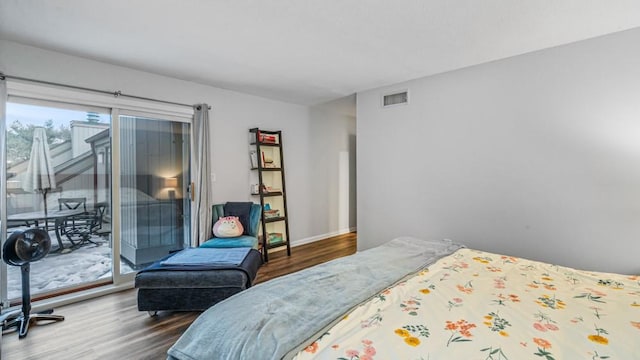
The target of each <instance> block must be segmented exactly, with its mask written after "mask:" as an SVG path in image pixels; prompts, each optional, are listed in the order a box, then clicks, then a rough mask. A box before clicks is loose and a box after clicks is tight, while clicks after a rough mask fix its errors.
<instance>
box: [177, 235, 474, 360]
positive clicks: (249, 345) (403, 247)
mask: <svg viewBox="0 0 640 360" xmlns="http://www.w3.org/2000/svg"><path fill="white" fill-rule="evenodd" d="M460 247H461V246H460V245H457V244H452V243H451V242H450V241H428V240H420V239H415V238H408V237H403V238H397V239H394V240H391V241H390V242H388V243H386V244H384V245H381V246H378V247H375V248H372V249H369V250H365V251H362V252H359V253H357V254H354V255H351V256H348V257H344V258H340V259H336V260H333V261H330V262H327V263H324V264H320V265H317V266H314V267H312V268H308V269H305V270H302V271H298V272H296V273H292V274H289V275H286V276H282V277H279V278H276V279H273V280H270V281H267V282H265V283H262V284H258V285H256V286H254V287H251V288H249V289H247V290H245V291H243V292H241V293H238V294H236V295H234V296H232V297H230V298H228V299H226V300H224V301H222V302H219V303H218V304H216V305H215V306H213V307H211V308H210V309H208V310H207V311H205V312H204V313H202V315H200V317H198V318H197V319H196V321H194V322H193V324H192V325H191V326H190V327H189V328H188V329H187V331H186V332H185V333H184V334H183V335H182V336H181V337H180V339H178V341H177V342H176V343H175V344H174V345H173V346H172V347H171V348H170V349H169V351H168V354H169V357H168V359H178V360H212V359H228V360H238V359H252V360H257V359H281V358H283V357H284V356H285V355H287V354H289V353H290V352H292V350H296V349H300V348H302V347H303V346H305V345H306V344H307V343H309V342H310V340H313V339H315V338H316V337H318V336H319V335H320V334H321V333H320V332H321V331H323V330H324V329H326V328H327V327H328V326H330V325H331V324H332V323H333V322H334V321H335V320H336V319H338V318H340V317H341V316H343V315H344V314H345V313H347V312H348V311H349V310H351V309H352V308H353V307H355V306H357V305H358V304H360V303H362V302H363V301H365V300H367V299H369V298H370V297H372V296H374V295H375V294H377V293H378V292H380V291H382V290H384V289H385V288H387V287H388V286H390V285H392V284H394V283H396V282H397V281H399V280H401V279H403V278H404V277H406V276H407V275H409V274H412V273H414V272H416V271H418V270H420V269H421V268H423V267H425V266H428V265H430V264H432V263H433V262H435V261H436V260H438V259H439V258H441V257H443V256H446V255H449V254H451V253H453V252H454V251H456V250H457V249H459V248H460Z"/></svg>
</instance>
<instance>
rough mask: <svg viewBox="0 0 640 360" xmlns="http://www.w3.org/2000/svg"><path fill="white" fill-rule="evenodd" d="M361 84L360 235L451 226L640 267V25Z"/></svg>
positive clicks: (363, 244) (576, 258) (599, 264)
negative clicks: (397, 96) (389, 95)
mask: <svg viewBox="0 0 640 360" xmlns="http://www.w3.org/2000/svg"><path fill="white" fill-rule="evenodd" d="M405 88H406V89H409V91H410V94H409V96H410V103H409V104H408V105H406V106H396V107H391V108H386V109H382V108H381V106H380V96H381V94H382V93H385V92H387V91H389V90H393V89H405ZM357 97H358V99H357V102H358V103H357V116H358V124H357V131H358V147H357V152H358V165H357V171H358V184H357V185H358V247H359V249H366V248H369V247H372V246H374V245H377V244H380V243H383V242H385V241H387V240H389V239H391V238H394V237H396V236H399V235H413V236H418V237H423V238H450V239H453V240H455V241H458V242H461V243H464V244H466V245H468V246H469V247H472V248H477V249H482V250H486V251H492V252H499V253H505V254H511V255H515V256H523V257H529V258H533V259H537V260H543V261H548V262H553V263H558V264H564V265H568V266H572V267H579V268H587V269H595V270H601V271H615V272H622V273H640V263H639V262H638V253H640V29H633V30H630V31H626V32H621V33H617V34H612V35H608V36H604V37H600V38H596V39H591V40H587V41H582V42H578V43H574V44H570V45H566V46H561V47H557V48H552V49H547V50H543V51H539V52H535V53H530V54H525V55H522V56H517V57H513V58H509V59H506V60H501V61H496V62H492V63H488V64H483V65H479V66H474V67H471V68H466V69H462V70H459V71H454V72H450V73H445V74H441V75H438V76H432V77H427V78H423V79H418V80H415V81H409V82H406V83H402V84H397V85H395V86H390V87H386V88H383V89H376V90H371V91H366V92H362V93H359V94H358V96H357Z"/></svg>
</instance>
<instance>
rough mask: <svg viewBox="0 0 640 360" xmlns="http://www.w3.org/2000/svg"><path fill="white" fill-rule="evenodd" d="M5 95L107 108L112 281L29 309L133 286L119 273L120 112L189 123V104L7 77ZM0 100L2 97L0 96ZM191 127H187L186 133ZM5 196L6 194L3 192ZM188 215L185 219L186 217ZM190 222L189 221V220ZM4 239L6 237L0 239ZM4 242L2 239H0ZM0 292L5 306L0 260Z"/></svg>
mask: <svg viewBox="0 0 640 360" xmlns="http://www.w3.org/2000/svg"><path fill="white" fill-rule="evenodd" d="M6 84H7V95H8V96H17V97H25V98H31V99H35V100H44V101H54V102H62V103H68V104H71V105H73V104H76V105H86V106H97V107H103V108H109V109H111V133H110V135H111V192H112V195H111V208H112V214H111V216H112V218H111V225H112V232H111V236H112V268H111V273H112V284H109V285H104V286H100V287H96V288H90V289H87V290H80V291H78V292H74V293H70V294H65V295H61V296H57V297H53V298H49V299H45V300H41V301H38V302H36V303H34V304H33V305H32V306H33V310H34V311H39V310H42V309H46V308H50V307H54V306H61V305H65V304H69V303H73V302H77V301H81V300H85V299H89V298H93V297H97V296H102V295H105V294H108V293H112V292H116V291H121V290H124V289H127V288H132V287H133V280H134V278H135V274H136V272H135V271H134V272H131V273H127V274H121V273H120V266H121V259H120V250H121V246H120V195H119V191H120V190H119V189H120V122H119V116H120V115H123V114H124V115H129V114H134V115H135V116H144V117H151V118H157V119H161V120H171V121H180V122H184V123H189V124H191V123H192V121H193V113H194V110H193V108H191V107H186V106H179V105H172V104H165V103H161V102H154V101H148V100H140V99H134V98H126V97H117V96H109V95H107V94H102V93H94V92H89V91H79V90H75V89H71V88H67V87H64V86H53V85H50V86H49V85H47V86H44V85H36V84H34V83H30V82H25V81H14V80H7V83H6ZM1 101H6V99H2V100H1ZM0 130H3V134H2V139H3V141H2V144H0V145H3V146H6V131H7V127H6V124H4V123H3V124H2V126H0ZM191 131H193V128H192V127H191V128H190V135H192V134H191ZM1 151H2V152H3V156H2V158H3V159H5V161H4V163H3V164H2V166H3V167H4V169H3V171H2V174H3V175H4V176H2V177H1V178H0V181H2V182H3V184H2V185H1V186H2V187H3V188H4V189H3V191H2V193H5V192H6V180H7V178H6V149H5V148H3V149H2V150H1ZM5 196H6V195H5ZM0 205H1V206H2V208H0V212H2V217H3V218H5V216H6V215H5V214H6V205H7V204H6V197H5V198H4V199H2V201H0ZM190 220H191V218H189V220H188V221H190ZM189 226H191V224H189ZM1 228H2V230H6V224H5V223H4V222H3V224H2V227H1ZM6 234H7V233H6V231H3V233H2V236H3V237H6ZM3 240H6V239H3ZM2 243H4V242H2ZM0 294H1V295H2V299H0V300H1V301H2V303H1V304H0V305H1V308H2V309H3V310H4V309H6V308H7V307H8V305H9V304H8V303H7V302H6V300H7V299H6V297H7V264H6V263H4V261H1V260H0Z"/></svg>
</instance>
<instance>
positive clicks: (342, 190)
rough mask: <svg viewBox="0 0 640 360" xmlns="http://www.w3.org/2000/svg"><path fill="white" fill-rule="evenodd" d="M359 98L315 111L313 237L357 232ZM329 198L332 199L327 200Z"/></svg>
mask: <svg viewBox="0 0 640 360" xmlns="http://www.w3.org/2000/svg"><path fill="white" fill-rule="evenodd" d="M355 112H356V96H355V95H353V96H348V97H345V98H341V99H338V100H334V101H331V102H327V103H324V104H320V105H316V106H313V107H311V110H310V114H311V127H310V129H309V130H310V133H309V141H310V142H309V147H310V149H311V153H310V155H311V156H310V158H309V163H310V166H311V177H312V178H313V179H314V188H313V189H311V194H310V195H311V198H310V200H311V201H310V202H309V204H308V206H309V207H310V208H311V209H312V212H313V214H314V218H313V219H310V220H311V221H310V222H309V223H308V224H307V225H306V226H307V227H308V228H310V229H311V232H312V233H322V232H323V231H324V230H323V229H337V231H336V234H342V233H346V232H349V231H353V230H355V229H356V116H355ZM327 195H329V196H327Z"/></svg>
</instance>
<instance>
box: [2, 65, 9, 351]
mask: <svg viewBox="0 0 640 360" xmlns="http://www.w3.org/2000/svg"><path fill="white" fill-rule="evenodd" d="M6 110H7V81H6V80H5V78H4V76H2V74H0V169H1V170H0V236H2V238H3V239H6V236H7V187H6V184H7V167H6V163H7V152H6V147H5V143H6V139H7V133H6V130H7V126H6V124H7V120H6ZM0 244H3V245H4V242H3V241H0ZM6 270H7V268H6V265H5V264H4V263H3V264H2V265H0V286H1V287H2V289H0V294H2V299H0V300H1V301H2V304H8V303H9V301H8V299H7V271H6ZM1 309H2V306H0V310H1ZM1 337H2V335H1V334H0V338H1ZM1 341H2V339H0V342H1Z"/></svg>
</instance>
